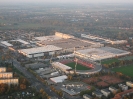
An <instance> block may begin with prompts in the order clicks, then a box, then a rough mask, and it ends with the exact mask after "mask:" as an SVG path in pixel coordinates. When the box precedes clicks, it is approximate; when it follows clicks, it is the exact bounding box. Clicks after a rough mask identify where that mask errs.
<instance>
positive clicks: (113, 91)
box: [109, 86, 118, 93]
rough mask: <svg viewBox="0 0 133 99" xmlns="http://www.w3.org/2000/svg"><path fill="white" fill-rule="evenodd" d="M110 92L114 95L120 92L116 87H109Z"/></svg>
mask: <svg viewBox="0 0 133 99" xmlns="http://www.w3.org/2000/svg"><path fill="white" fill-rule="evenodd" d="M109 90H110V91H111V92H112V93H116V92H117V91H118V89H116V88H115V87H112V86H110V87H109Z"/></svg>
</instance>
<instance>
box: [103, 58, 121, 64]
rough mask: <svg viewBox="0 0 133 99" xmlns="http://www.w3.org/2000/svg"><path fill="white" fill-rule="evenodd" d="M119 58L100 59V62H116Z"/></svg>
mask: <svg viewBox="0 0 133 99" xmlns="http://www.w3.org/2000/svg"><path fill="white" fill-rule="evenodd" d="M118 61H119V60H118V59H116V58H112V59H107V60H102V64H111V63H113V62H118Z"/></svg>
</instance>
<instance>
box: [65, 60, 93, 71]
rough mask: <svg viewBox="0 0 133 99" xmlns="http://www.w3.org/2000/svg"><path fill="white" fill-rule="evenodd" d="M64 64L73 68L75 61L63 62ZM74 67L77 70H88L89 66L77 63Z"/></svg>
mask: <svg viewBox="0 0 133 99" xmlns="http://www.w3.org/2000/svg"><path fill="white" fill-rule="evenodd" d="M65 65H67V66H69V67H72V69H75V62H72V63H68V64H65ZM76 69H77V70H90V69H91V68H87V67H86V66H83V65H80V64H77V67H76Z"/></svg>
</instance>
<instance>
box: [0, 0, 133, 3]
mask: <svg viewBox="0 0 133 99" xmlns="http://www.w3.org/2000/svg"><path fill="white" fill-rule="evenodd" d="M14 2H15V3H22V2H23V3H29V2H33V3H39V2H44V3H45V2H49V3H51V2H52V3H58V2H64V3H66V2H68V3H86V2H87V3H133V0H0V3H14Z"/></svg>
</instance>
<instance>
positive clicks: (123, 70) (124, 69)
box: [112, 65, 133, 77]
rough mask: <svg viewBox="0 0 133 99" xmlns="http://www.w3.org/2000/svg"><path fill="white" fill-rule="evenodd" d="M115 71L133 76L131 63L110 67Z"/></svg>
mask: <svg viewBox="0 0 133 99" xmlns="http://www.w3.org/2000/svg"><path fill="white" fill-rule="evenodd" d="M112 70H113V71H115V72H121V73H122V74H124V75H127V76H130V77H133V65H127V66H123V67H117V68H113V69H112Z"/></svg>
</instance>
